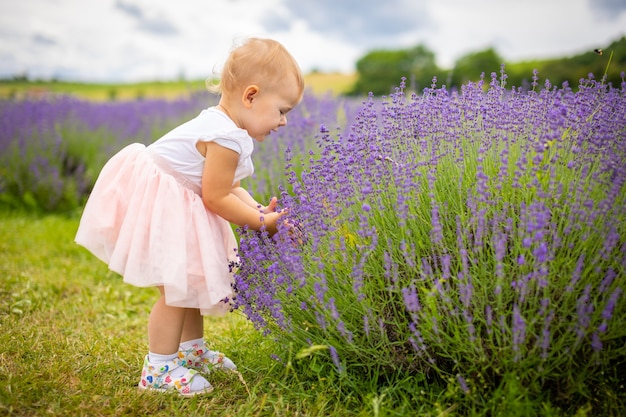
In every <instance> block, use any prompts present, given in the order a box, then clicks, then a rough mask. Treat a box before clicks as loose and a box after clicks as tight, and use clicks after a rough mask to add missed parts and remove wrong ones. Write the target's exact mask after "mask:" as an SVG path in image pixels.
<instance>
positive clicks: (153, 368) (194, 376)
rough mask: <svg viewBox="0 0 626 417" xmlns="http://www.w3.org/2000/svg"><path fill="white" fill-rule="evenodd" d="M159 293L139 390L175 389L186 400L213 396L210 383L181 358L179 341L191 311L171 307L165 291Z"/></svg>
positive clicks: (151, 322)
mask: <svg viewBox="0 0 626 417" xmlns="http://www.w3.org/2000/svg"><path fill="white" fill-rule="evenodd" d="M159 291H160V293H161V296H160V297H159V299H158V300H157V302H156V303H155V304H154V307H152V311H151V312H150V318H149V320H148V343H149V345H150V352H149V353H148V355H147V356H146V358H145V360H144V366H143V369H142V371H141V380H140V381H139V388H141V389H155V390H159V391H167V390H174V389H175V390H177V391H178V392H179V393H180V394H181V395H184V396H191V395H196V394H204V393H207V392H210V391H211V390H212V389H213V387H212V386H211V384H210V383H209V381H207V380H206V379H205V378H204V377H203V376H201V375H200V374H198V373H197V372H196V371H195V370H190V369H188V368H187V367H185V366H184V362H183V361H181V360H180V358H179V353H178V349H179V344H180V338H181V336H182V334H183V327H184V326H185V315H186V313H187V310H188V309H185V308H180V307H171V306H168V305H167V304H165V295H164V291H163V288H162V287H159Z"/></svg>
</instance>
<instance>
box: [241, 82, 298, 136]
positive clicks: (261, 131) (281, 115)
mask: <svg viewBox="0 0 626 417" xmlns="http://www.w3.org/2000/svg"><path fill="white" fill-rule="evenodd" d="M301 98H302V94H301V91H300V88H299V86H298V84H297V83H296V81H295V77H293V76H291V77H286V78H285V79H284V80H282V82H280V83H278V85H276V86H274V87H273V88H271V89H268V88H265V89H261V88H259V87H258V86H256V85H253V86H248V88H247V89H246V91H245V93H244V105H245V108H246V111H245V112H244V115H243V118H242V122H243V126H241V127H242V128H243V129H245V130H247V131H248V134H249V135H250V136H251V137H253V138H254V139H256V140H257V141H259V142H263V140H264V139H265V137H266V136H269V135H270V134H271V133H272V132H276V131H277V130H278V128H279V127H281V126H285V125H286V124H287V113H288V112H289V111H290V110H291V109H293V108H294V107H295V106H296V105H297V104H298V103H299V102H300V100H301Z"/></svg>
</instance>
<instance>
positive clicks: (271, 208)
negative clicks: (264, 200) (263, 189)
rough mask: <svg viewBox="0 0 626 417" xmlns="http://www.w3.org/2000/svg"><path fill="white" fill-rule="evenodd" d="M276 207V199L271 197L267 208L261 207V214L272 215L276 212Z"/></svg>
mask: <svg viewBox="0 0 626 417" xmlns="http://www.w3.org/2000/svg"><path fill="white" fill-rule="evenodd" d="M277 206H278V198H276V197H272V198H271V200H270V203H269V204H268V205H267V206H265V207H261V212H262V213H265V214H269V213H274V212H275V211H276V207H277Z"/></svg>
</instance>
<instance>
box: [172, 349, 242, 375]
mask: <svg viewBox="0 0 626 417" xmlns="http://www.w3.org/2000/svg"><path fill="white" fill-rule="evenodd" d="M178 358H179V359H180V361H181V363H182V364H183V365H184V366H187V367H189V368H193V369H195V370H197V371H200V372H203V373H205V374H208V373H210V372H211V371H214V370H218V369H223V370H228V371H236V370H237V365H235V364H234V362H233V361H231V360H230V359H228V358H227V357H226V356H225V355H224V354H223V353H222V352H216V351H214V350H209V348H208V347H207V346H206V344H203V345H202V346H198V345H193V347H191V348H190V349H181V350H179V351H178Z"/></svg>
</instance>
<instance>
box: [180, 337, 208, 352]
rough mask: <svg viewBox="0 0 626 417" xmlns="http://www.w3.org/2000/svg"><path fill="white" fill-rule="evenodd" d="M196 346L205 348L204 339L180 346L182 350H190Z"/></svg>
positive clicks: (188, 341)
mask: <svg viewBox="0 0 626 417" xmlns="http://www.w3.org/2000/svg"><path fill="white" fill-rule="evenodd" d="M194 345H195V346H198V347H202V346H204V337H201V338H199V339H192V340H187V341H186V342H182V343H181V344H180V350H189V349H191V348H193V347H194Z"/></svg>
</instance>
